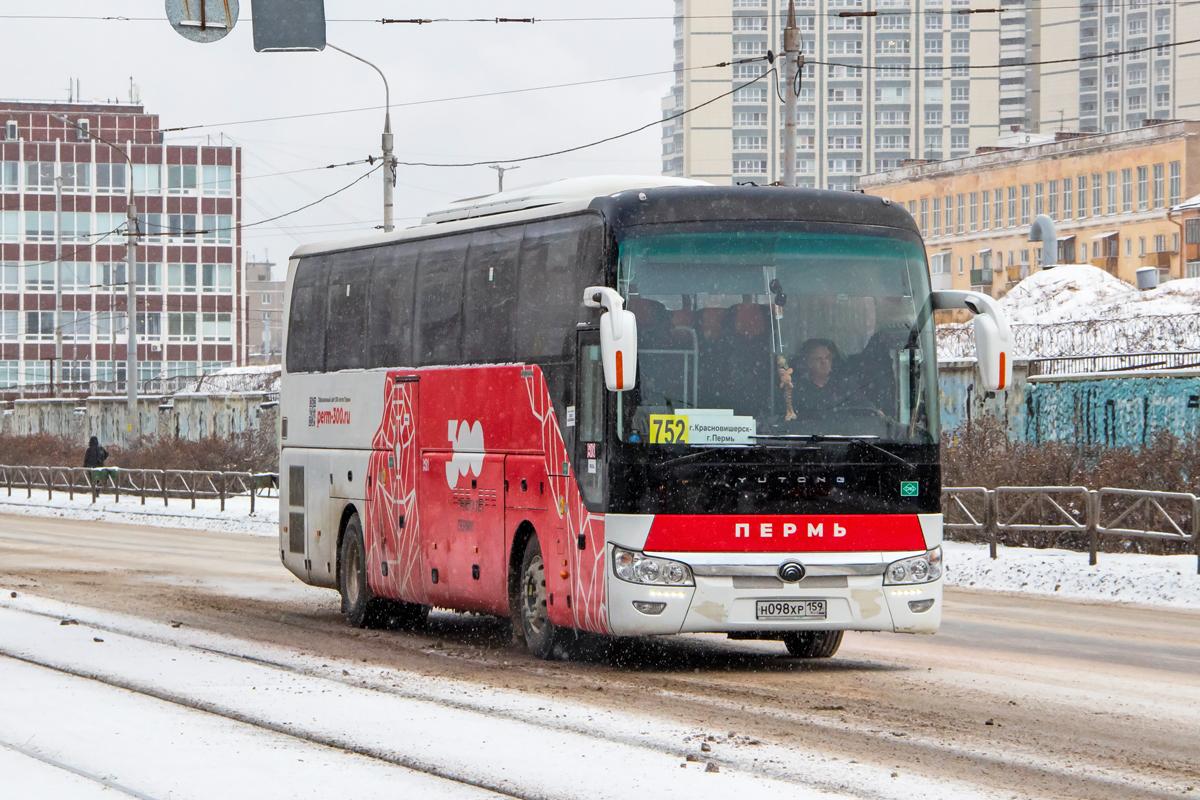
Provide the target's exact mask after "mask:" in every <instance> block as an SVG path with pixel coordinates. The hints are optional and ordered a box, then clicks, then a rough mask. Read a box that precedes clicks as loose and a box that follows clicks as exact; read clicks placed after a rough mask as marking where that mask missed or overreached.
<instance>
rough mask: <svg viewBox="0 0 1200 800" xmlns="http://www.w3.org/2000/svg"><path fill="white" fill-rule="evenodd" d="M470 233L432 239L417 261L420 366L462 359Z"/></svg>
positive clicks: (416, 342) (416, 340)
mask: <svg viewBox="0 0 1200 800" xmlns="http://www.w3.org/2000/svg"><path fill="white" fill-rule="evenodd" d="M468 241H469V238H468V236H466V235H464V236H448V237H446V238H444V239H431V240H429V241H426V242H425V244H424V246H423V247H422V248H421V258H420V260H419V261H418V263H417V298H418V302H417V304H416V310H415V314H416V323H417V326H416V336H414V337H413V339H414V341H413V350H414V353H415V355H416V357H417V358H416V361H417V364H418V365H419V366H428V365H434V364H457V363H459V362H460V361H461V360H462V342H461V338H462V305H463V303H462V300H463V266H464V264H465V262H466V258H467V242H468Z"/></svg>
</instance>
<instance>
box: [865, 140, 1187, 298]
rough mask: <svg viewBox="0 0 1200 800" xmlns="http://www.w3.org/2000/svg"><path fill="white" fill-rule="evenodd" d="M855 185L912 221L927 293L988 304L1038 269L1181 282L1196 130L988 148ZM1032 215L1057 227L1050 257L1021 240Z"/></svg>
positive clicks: (867, 178)
mask: <svg viewBox="0 0 1200 800" xmlns="http://www.w3.org/2000/svg"><path fill="white" fill-rule="evenodd" d="M1047 138H1051V137H1047ZM862 187H863V190H864V191H865V192H867V193H868V194H874V195H879V196H882V197H886V198H888V199H890V200H892V201H893V202H897V203H901V204H903V205H904V207H905V208H907V209H908V211H909V213H910V214H912V215H913V218H914V219H915V220H916V221H917V225H918V227H919V228H920V229H921V235H922V236H923V237H924V238H925V247H926V251H927V253H928V255H929V266H930V270H931V272H932V273H933V280H934V285H935V288H951V287H953V288H955V289H966V288H975V289H980V290H985V291H989V292H992V293H993V294H997V295H998V294H1002V293H1003V292H1004V291H1005V290H1006V288H1007V287H1008V286H1010V285H1012V284H1013V283H1016V282H1017V281H1019V280H1020V279H1021V278H1024V277H1026V276H1027V275H1028V274H1029V273H1030V272H1031V271H1032V270H1035V269H1038V268H1039V265H1041V264H1045V263H1057V264H1067V263H1075V264H1092V265H1094V266H1097V267H1101V268H1103V269H1105V270H1107V271H1108V272H1109V273H1111V274H1112V275H1115V276H1116V277H1118V278H1121V279H1122V280H1125V281H1128V282H1130V283H1134V282H1135V280H1136V274H1137V271H1138V270H1139V269H1141V268H1143V267H1156V268H1158V270H1159V271H1160V273H1161V277H1162V278H1163V279H1169V278H1180V277H1185V276H1187V275H1189V274H1190V273H1189V270H1190V268H1189V267H1188V265H1187V262H1188V260H1189V259H1190V258H1191V257H1192V256H1191V255H1189V252H1185V248H1184V245H1185V244H1188V242H1184V241H1182V239H1183V237H1181V236H1180V234H1181V232H1182V231H1181V226H1182V222H1181V215H1180V212H1181V211H1182V209H1179V210H1177V207H1178V206H1180V205H1181V204H1182V203H1183V200H1184V199H1185V198H1188V197H1192V196H1193V195H1195V194H1197V193H1198V192H1200V122H1165V123H1161V124H1152V125H1146V126H1144V127H1141V128H1137V129H1134V130H1127V131H1118V132H1117V133H1106V134H1097V135H1090V136H1079V135H1077V134H1075V135H1070V136H1064V135H1059V136H1057V137H1053V138H1051V140H1050V141H1048V142H1044V143H1031V144H1030V145H1029V146H1023V147H1012V148H986V149H985V150H984V151H981V152H978V153H976V154H975V155H971V156H966V157H964V158H954V159H950V160H948V161H938V162H932V163H914V164H910V165H906V166H903V167H901V168H900V169H896V170H891V171H889V172H880V173H877V174H874V175H866V176H863V179H862ZM1038 214H1047V215H1049V216H1050V217H1051V218H1052V219H1053V220H1054V222H1055V225H1056V227H1057V234H1058V238H1059V241H1058V248H1057V250H1058V252H1056V253H1050V254H1043V253H1042V252H1041V245H1040V244H1037V243H1031V242H1030V241H1029V227H1030V223H1031V222H1032V221H1033V219H1034V218H1035V217H1036V216H1037V215H1038Z"/></svg>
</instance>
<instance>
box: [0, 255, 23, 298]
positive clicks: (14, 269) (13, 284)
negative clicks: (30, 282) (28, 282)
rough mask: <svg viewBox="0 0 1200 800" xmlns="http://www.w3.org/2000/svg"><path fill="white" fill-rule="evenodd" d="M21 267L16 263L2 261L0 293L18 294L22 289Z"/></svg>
mask: <svg viewBox="0 0 1200 800" xmlns="http://www.w3.org/2000/svg"><path fill="white" fill-rule="evenodd" d="M20 275H21V267H20V265H19V264H17V262H15V261H0V292H16V291H19V290H20V288H21V278H20Z"/></svg>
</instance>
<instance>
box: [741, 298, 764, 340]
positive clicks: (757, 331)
mask: <svg viewBox="0 0 1200 800" xmlns="http://www.w3.org/2000/svg"><path fill="white" fill-rule="evenodd" d="M770 327H771V311H770V309H768V308H767V307H766V306H765V305H759V304H758V303H739V304H738V305H736V306H734V307H733V331H734V333H736V334H737V335H738V336H764V335H766V333H767V330H768V329H769V328H770Z"/></svg>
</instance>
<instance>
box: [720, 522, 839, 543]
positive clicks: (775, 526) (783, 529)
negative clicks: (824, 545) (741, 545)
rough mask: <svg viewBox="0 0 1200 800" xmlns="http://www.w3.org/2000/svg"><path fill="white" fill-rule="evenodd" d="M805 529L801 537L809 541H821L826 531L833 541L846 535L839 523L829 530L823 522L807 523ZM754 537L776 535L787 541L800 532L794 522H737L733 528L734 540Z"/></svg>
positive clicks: (768, 537) (773, 536)
mask: <svg viewBox="0 0 1200 800" xmlns="http://www.w3.org/2000/svg"><path fill="white" fill-rule="evenodd" d="M805 527H806V530H805V533H804V534H803V535H804V536H805V537H806V538H809V539H823V538H825V532H826V531H827V530H828V532H829V535H830V537H831V538H834V539H841V538H843V537H844V536H845V535H846V529H845V528H844V527H843V526H842V524H841V523H840V522H834V523H832V524H831V526H830V527H829V528H826V527H825V523H824V522H809V523H806V524H805ZM755 535H757V537H758V538H759V539H774V538H775V537H776V536H777V535H778V536H779V538H781V539H787V538H789V537H791V536H798V535H801V532H800V526H798V525H797V524H796V523H794V522H783V523H774V522H759V523H756V524H751V523H749V522H738V523H735V524H734V526H733V538H735V539H751V538H754V537H755Z"/></svg>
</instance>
